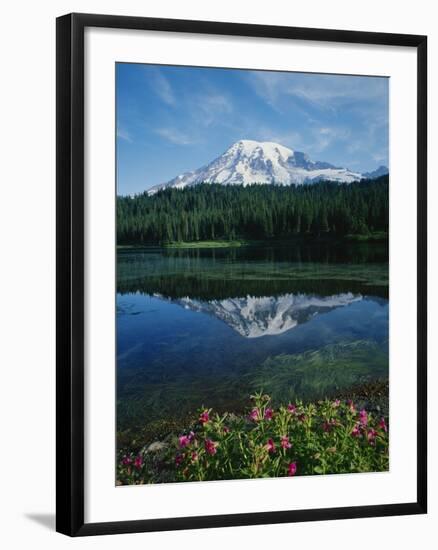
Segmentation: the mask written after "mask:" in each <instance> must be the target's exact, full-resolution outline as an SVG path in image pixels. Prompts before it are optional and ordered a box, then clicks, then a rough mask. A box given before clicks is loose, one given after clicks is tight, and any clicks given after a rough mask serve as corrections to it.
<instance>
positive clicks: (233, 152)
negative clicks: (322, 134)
mask: <svg viewBox="0 0 438 550" xmlns="http://www.w3.org/2000/svg"><path fill="white" fill-rule="evenodd" d="M362 177H363V176H362V174H360V173H359V172H352V171H351V170H348V169H347V168H340V167H337V166H333V165H331V164H329V163H327V162H315V161H312V160H310V158H309V157H308V156H307V155H306V154H305V153H301V152H299V151H293V150H292V149H289V148H288V147H284V146H283V145H280V144H279V143H274V142H270V141H264V142H259V141H252V140H241V141H238V142H236V143H234V145H232V146H231V147H229V148H228V149H227V150H226V151H225V153H223V154H222V155H221V156H219V157H218V158H216V159H214V160H213V161H212V162H210V163H209V164H207V165H206V166H203V167H201V168H199V169H198V170H194V171H193V172H186V173H184V174H181V175H179V176H177V177H176V178H174V179H172V180H170V181H169V182H167V183H164V184H160V185H156V186H155V187H152V188H151V189H149V191H148V193H149V194H151V195H152V194H154V193H156V192H157V191H159V190H161V189H165V188H167V187H174V188H178V189H183V188H184V187H188V186H192V185H196V184H198V183H219V184H224V185H236V184H237V185H250V184H254V183H260V184H267V183H271V184H277V185H290V184H302V183H312V182H316V181H320V180H323V179H324V180H330V181H342V182H347V183H351V182H352V181H359V180H360V179H362Z"/></svg>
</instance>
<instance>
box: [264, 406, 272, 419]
mask: <svg viewBox="0 0 438 550" xmlns="http://www.w3.org/2000/svg"><path fill="white" fill-rule="evenodd" d="M273 416H274V411H273V410H272V409H270V408H267V409H266V410H265V420H272V417H273Z"/></svg>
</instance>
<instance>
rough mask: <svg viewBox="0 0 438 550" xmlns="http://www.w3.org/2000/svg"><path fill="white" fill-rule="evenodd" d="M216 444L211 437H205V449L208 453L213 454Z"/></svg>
mask: <svg viewBox="0 0 438 550" xmlns="http://www.w3.org/2000/svg"><path fill="white" fill-rule="evenodd" d="M217 446H218V444H217V443H216V442H215V441H212V440H211V439H206V440H205V442H204V447H205V450H206V451H207V453H208V454H209V455H215V454H216V453H217V449H216V447H217Z"/></svg>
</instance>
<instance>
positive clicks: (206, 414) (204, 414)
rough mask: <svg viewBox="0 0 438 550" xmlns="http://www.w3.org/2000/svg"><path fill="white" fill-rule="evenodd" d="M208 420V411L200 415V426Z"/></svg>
mask: <svg viewBox="0 0 438 550" xmlns="http://www.w3.org/2000/svg"><path fill="white" fill-rule="evenodd" d="M209 420H210V416H209V414H208V411H207V410H205V411H204V412H202V413H201V416H200V417H199V422H200V423H201V424H207V422H208V421H209Z"/></svg>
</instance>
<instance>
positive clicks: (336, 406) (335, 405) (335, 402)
mask: <svg viewBox="0 0 438 550" xmlns="http://www.w3.org/2000/svg"><path fill="white" fill-rule="evenodd" d="M340 404H341V402H340V401H339V399H336V400H335V401H333V407H335V408H338V407H339V405H340Z"/></svg>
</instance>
